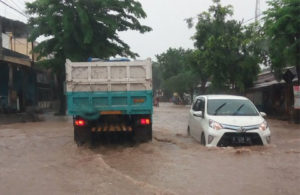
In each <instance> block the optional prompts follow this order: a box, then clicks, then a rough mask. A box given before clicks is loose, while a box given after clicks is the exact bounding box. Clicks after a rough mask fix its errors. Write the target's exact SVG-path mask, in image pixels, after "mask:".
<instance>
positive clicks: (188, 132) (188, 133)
mask: <svg viewBox="0 0 300 195" xmlns="http://www.w3.org/2000/svg"><path fill="white" fill-rule="evenodd" d="M187 135H188V136H190V135H191V130H190V127H189V126H188V128H187Z"/></svg>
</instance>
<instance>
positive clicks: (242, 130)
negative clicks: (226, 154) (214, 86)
mask: <svg viewBox="0 0 300 195" xmlns="http://www.w3.org/2000/svg"><path fill="white" fill-rule="evenodd" d="M265 116H266V114H265V113H263V112H258V110H257V108H256V107H255V106H254V104H253V103H252V102H251V101H250V100H249V99H247V98H245V97H241V96H232V95H207V96H198V97H197V98H196V99H195V101H194V103H193V104H192V107H191V109H190V113H189V121H188V134H190V135H191V136H192V137H194V138H195V139H196V140H198V141H200V143H201V144H202V145H205V146H220V147H226V146H248V145H267V144H269V143H270V141H271V133H270V129H269V126H268V123H267V121H266V120H265V119H264V118H263V117H265Z"/></svg>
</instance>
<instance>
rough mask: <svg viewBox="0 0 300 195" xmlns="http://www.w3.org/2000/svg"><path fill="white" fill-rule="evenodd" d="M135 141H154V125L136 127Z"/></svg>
mask: <svg viewBox="0 0 300 195" xmlns="http://www.w3.org/2000/svg"><path fill="white" fill-rule="evenodd" d="M133 136H134V141H135V142H137V143H145V142H149V141H152V125H149V126H146V127H136V128H135V129H134V134H133Z"/></svg>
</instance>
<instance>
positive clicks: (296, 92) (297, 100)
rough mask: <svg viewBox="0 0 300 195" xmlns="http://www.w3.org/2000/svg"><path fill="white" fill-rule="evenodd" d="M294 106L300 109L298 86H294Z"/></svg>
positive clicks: (299, 88)
mask: <svg viewBox="0 0 300 195" xmlns="http://www.w3.org/2000/svg"><path fill="white" fill-rule="evenodd" d="M294 98H295V101H294V102H295V103H294V108H295V109H300V86H294Z"/></svg>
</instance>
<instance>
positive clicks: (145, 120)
mask: <svg viewBox="0 0 300 195" xmlns="http://www.w3.org/2000/svg"><path fill="white" fill-rule="evenodd" d="M140 123H141V125H150V119H148V118H142V119H141V120H140Z"/></svg>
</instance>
